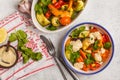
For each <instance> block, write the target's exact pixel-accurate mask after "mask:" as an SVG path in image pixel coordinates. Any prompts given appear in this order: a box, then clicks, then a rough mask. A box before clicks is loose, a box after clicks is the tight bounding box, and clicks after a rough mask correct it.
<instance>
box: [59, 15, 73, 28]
mask: <svg viewBox="0 0 120 80" xmlns="http://www.w3.org/2000/svg"><path fill="white" fill-rule="evenodd" d="M70 22H71V18H70V17H62V18H60V23H61V25H64V26H65V25H68V24H69V23H70Z"/></svg>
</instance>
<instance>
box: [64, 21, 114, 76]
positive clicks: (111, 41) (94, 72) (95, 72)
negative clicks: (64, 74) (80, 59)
mask: <svg viewBox="0 0 120 80" xmlns="http://www.w3.org/2000/svg"><path fill="white" fill-rule="evenodd" d="M84 24H93V25H97V26H98V27H100V28H102V29H103V30H104V31H105V32H107V34H108V35H109V37H110V39H111V42H112V55H111V58H110V60H109V61H108V63H107V64H106V65H105V66H104V67H103V68H101V69H100V70H99V71H96V72H91V73H83V72H79V71H77V70H75V69H74V68H72V67H71V66H70V64H69V63H68V62H67V60H66V58H65V55H64V43H65V40H66V38H67V37H68V35H69V33H70V32H71V31H72V30H74V29H75V28H76V27H78V26H80V25H84ZM113 54H114V42H113V39H112V37H111V35H110V33H109V32H108V31H107V29H105V28H104V27H103V26H101V25H99V24H97V23H94V22H83V23H80V24H77V25H75V26H74V27H72V28H71V29H70V30H69V31H68V32H67V33H66V35H65V36H64V39H63V42H62V57H63V59H64V61H65V63H66V64H67V66H68V67H69V68H70V69H71V70H73V71H74V72H76V73H79V74H83V75H91V74H96V73H99V72H101V71H102V70H104V69H105V68H106V67H107V66H108V65H109V63H110V62H111V60H112V58H113Z"/></svg>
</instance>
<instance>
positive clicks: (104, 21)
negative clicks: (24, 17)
mask: <svg viewBox="0 0 120 80" xmlns="http://www.w3.org/2000/svg"><path fill="white" fill-rule="evenodd" d="M18 3H19V0H0V20H1V19H3V18H4V17H6V16H8V15H9V14H11V13H13V12H15V11H16V9H17V8H16V6H17V4H18ZM86 21H89V22H96V23H98V24H100V25H102V26H104V27H105V28H106V29H107V30H108V31H109V32H110V34H111V35H112V37H113V40H114V44H115V51H114V57H113V59H112V61H111V63H110V64H109V66H108V67H107V68H106V69H105V70H103V71H102V72H100V73H98V74H95V75H91V76H84V75H80V80H120V76H119V75H120V0H88V3H87V5H86V8H85V10H84V11H83V12H82V14H81V15H80V17H79V19H78V20H77V22H76V24H78V23H80V22H86ZM76 24H74V25H76ZM71 27H72V26H71ZM66 31H67V30H66ZM66 31H63V32H59V33H57V34H45V33H41V34H44V35H47V37H49V38H50V39H51V40H52V42H54V45H55V47H56V49H57V51H59V52H58V53H60V50H61V43H62V39H63V36H64V34H65V33H66ZM66 75H68V74H66ZM25 80H62V77H61V74H60V73H59V70H58V69H57V67H55V66H54V67H50V68H48V69H46V70H44V71H42V72H40V73H37V74H35V75H33V76H30V77H28V78H26V79H25ZM68 80H72V79H71V77H70V76H69V75H68Z"/></svg>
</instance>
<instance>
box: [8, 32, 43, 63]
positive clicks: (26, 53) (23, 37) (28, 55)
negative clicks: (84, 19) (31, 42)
mask: <svg viewBox="0 0 120 80" xmlns="http://www.w3.org/2000/svg"><path fill="white" fill-rule="evenodd" d="M9 41H10V42H14V41H18V45H17V49H18V50H19V51H21V53H22V57H23V63H24V64H25V63H27V62H28V61H29V59H32V60H35V61H38V60H40V59H42V54H41V53H40V52H33V51H32V49H31V48H28V47H26V46H25V44H26V43H27V42H28V39H27V34H26V33H25V32H24V31H22V30H18V31H16V32H15V33H11V35H10V36H9Z"/></svg>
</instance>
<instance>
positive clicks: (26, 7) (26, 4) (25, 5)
mask: <svg viewBox="0 0 120 80" xmlns="http://www.w3.org/2000/svg"><path fill="white" fill-rule="evenodd" d="M30 9H31V2H30V1H29V0H22V1H21V2H20V3H19V4H18V10H19V11H20V12H22V13H27V14H29V15H30Z"/></svg>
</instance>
